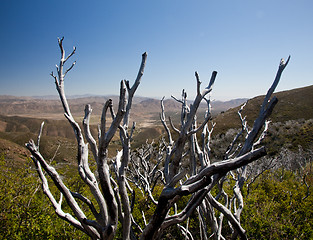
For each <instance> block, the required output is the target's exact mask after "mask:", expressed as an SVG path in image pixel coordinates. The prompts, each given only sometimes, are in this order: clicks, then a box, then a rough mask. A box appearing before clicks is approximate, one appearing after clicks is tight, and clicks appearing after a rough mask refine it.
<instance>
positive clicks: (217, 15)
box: [0, 0, 313, 100]
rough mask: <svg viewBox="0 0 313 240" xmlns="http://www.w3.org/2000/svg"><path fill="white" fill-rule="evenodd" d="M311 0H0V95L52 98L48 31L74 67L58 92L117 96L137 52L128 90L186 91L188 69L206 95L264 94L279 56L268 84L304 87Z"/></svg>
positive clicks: (53, 49) (192, 86) (312, 42)
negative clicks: (281, 67) (284, 61)
mask: <svg viewBox="0 0 313 240" xmlns="http://www.w3.org/2000/svg"><path fill="white" fill-rule="evenodd" d="M312 9H313V1H311V0H306V1H305V0H299V1H294V0H293V1H291V0H284V1H282V0H263V1H256V0H255V1H254V0H249V1H248V0H246V1H243V0H229V1H226V0H220V1H211V0H194V1H191V0H188V1H187V0H158V1H148V0H145V1H143V0H131V1H123V0H120V1H113V0H111V1H105V0H103V1H80V0H76V1H74V0H63V1H59V0H51V1H48V0H45V1H44V0H40V1H32V0H29V1H25V0H21V1H17V0H2V1H1V2H0V29H1V33H0V34H1V38H0V39H1V40H0V43H1V44H0V53H1V54H0V82H1V88H0V94H1V95H3V94H7V95H22V96H33V95H37V96H38V95H54V94H56V90H55V86H54V81H53V79H52V77H51V76H50V75H49V74H50V73H51V71H55V64H57V63H58V61H59V56H60V52H59V49H58V45H57V37H62V36H64V37H65V39H64V47H65V50H66V51H67V52H68V53H69V52H70V51H71V50H72V47H73V46H76V47H77V52H76V54H75V55H74V57H73V61H74V60H76V61H77V64H76V66H75V67H74V68H73V70H72V71H71V72H70V73H69V74H68V75H67V78H66V92H67V94H68V95H80V94H97V95H108V94H118V92H119V81H120V80H121V79H128V80H130V81H133V80H134V79H135V77H136V75H137V71H138V67H139V64H140V61H141V54H142V53H143V52H145V51H147V52H148V59H147V65H146V70H145V75H144V77H143V80H142V84H141V86H140V87H139V89H138V92H137V95H139V96H149V97H157V98H161V97H162V96H165V97H167V98H168V97H170V95H175V96H177V97H179V96H180V93H181V90H182V89H183V88H184V89H186V90H187V93H189V96H190V98H192V97H193V96H194V94H195V92H196V82H195V77H194V72H195V71H198V73H199V75H200V78H201V80H202V82H203V87H205V85H206V84H207V82H208V80H209V78H210V76H211V72H212V71H214V70H216V71H218V75H217V79H216V83H215V85H214V88H213V92H212V98H213V99H217V100H228V99H233V98H239V97H248V98H250V97H254V96H256V95H261V94H265V93H266V91H267V89H268V88H269V86H270V85H271V83H272V81H273V79H274V76H275V73H276V70H277V67H278V64H279V61H280V58H287V57H288V55H291V61H290V63H289V65H288V67H287V68H286V69H285V72H284V74H283V77H282V79H281V82H280V84H279V87H278V89H277V90H278V91H281V90H288V89H293V88H298V87H303V86H308V85H312V84H313V66H312V65H313V61H312V59H313V58H312V57H313V14H312Z"/></svg>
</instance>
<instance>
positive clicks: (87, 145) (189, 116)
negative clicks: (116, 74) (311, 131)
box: [26, 38, 289, 239]
mask: <svg viewBox="0 0 313 240" xmlns="http://www.w3.org/2000/svg"><path fill="white" fill-rule="evenodd" d="M58 42H59V47H60V50H61V60H60V63H59V65H58V66H57V74H54V73H53V72H52V73H51V76H52V77H53V78H54V80H55V84H56V88H57V91H58V93H59V96H60V100H61V102H62V105H63V108H64V115H65V117H66V118H67V120H68V121H69V123H70V125H71V126H72V128H73V131H74V133H75V136H76V141H77V151H78V152H77V164H78V172H79V174H80V177H81V178H82V180H83V181H84V183H85V184H86V185H87V186H88V187H89V189H90V192H91V194H92V196H93V198H94V199H88V198H87V197H86V196H83V195H81V194H80V193H77V192H72V191H71V190H70V189H69V188H68V187H67V186H66V185H65V184H64V182H63V180H62V178H61V176H60V175H59V174H58V173H57V171H56V169H55V168H53V167H52V166H51V165H50V164H48V163H47V161H46V160H45V158H44V157H43V156H42V155H41V153H40V151H39V142H40V136H41V134H39V136H38V141H37V143H35V142H34V141H33V140H30V141H29V143H27V144H26V147H27V148H28V149H29V150H30V152H31V154H32V159H33V161H34V163H35V165H36V168H37V172H38V174H39V177H40V179H41V181H42V187H43V191H44V193H45V194H46V195H47V197H48V198H49V200H50V201H51V203H52V205H53V207H54V208H55V211H56V214H57V215H58V216H59V217H60V218H62V219H64V220H65V221H67V222H69V223H70V224H72V225H73V226H74V227H76V228H77V229H79V230H81V231H82V232H84V233H86V234H87V235H88V236H90V237H91V238H92V239H113V238H114V236H115V234H116V230H117V226H118V222H120V223H121V225H122V235H123V239H130V238H137V237H139V238H140V239H158V238H159V237H161V235H162V232H163V231H164V230H165V229H166V228H168V227H170V226H173V225H176V226H178V227H179V229H180V230H181V232H182V233H183V234H184V235H185V236H186V239H193V236H192V233H191V232H190V231H189V230H188V225H187V226H186V227H185V226H183V225H182V223H183V222H184V221H186V220H187V222H188V218H189V217H190V216H191V214H192V213H194V212H197V213H198V215H199V226H200V230H201V231H200V234H201V239H208V238H209V236H208V235H207V234H208V232H209V231H208V227H207V226H206V222H209V224H210V229H211V231H210V232H211V233H213V235H212V236H214V239H223V236H222V233H221V230H222V229H221V220H222V218H223V217H225V218H226V219H227V221H228V222H229V224H230V226H231V227H232V228H233V236H234V238H236V237H237V235H239V236H240V237H241V238H242V239H246V232H245V230H244V229H243V228H242V227H241V225H240V213H241V211H242V207H243V198H242V194H241V189H242V186H243V183H244V181H245V179H246V165H247V164H249V163H251V162H253V161H255V160H257V159H259V158H260V157H262V156H264V155H265V154H266V150H265V148H264V147H258V148H257V144H256V142H258V141H257V140H258V138H259V139H261V138H262V136H263V135H262V134H261V137H260V133H262V131H264V130H262V129H263V128H262V127H263V126H264V124H265V122H266V118H267V117H268V116H269V115H270V113H271V111H272V110H273V108H274V106H275V104H276V103H277V99H276V98H275V97H274V98H271V95H272V93H273V91H274V90H275V87H276V86H277V84H278V82H279V79H280V76H281V74H282V72H283V70H284V68H285V67H286V65H287V63H288V61H289V58H288V60H287V62H284V61H283V60H282V61H281V62H280V66H279V69H278V72H277V75H276V78H275V81H274V83H273V85H272V87H271V88H270V89H269V91H268V93H267V95H266V97H265V99H264V102H263V105H262V107H261V110H260V114H259V117H258V118H257V119H256V120H255V123H254V125H253V127H252V129H251V130H247V129H246V128H245V127H244V126H245V124H244V121H243V132H244V131H246V140H245V143H244V144H243V146H242V147H240V148H236V149H235V150H236V151H234V148H233V147H234V146H235V142H236V141H235V140H234V142H233V143H232V144H231V146H230V148H229V151H228V152H227V154H226V155H227V157H226V158H225V159H223V160H221V161H219V162H214V163H212V162H210V157H209V154H210V146H209V143H210V136H211V132H212V129H211V130H210V129H209V128H208V122H209V120H210V119H211V115H210V100H209V99H208V98H206V97H207V96H208V94H209V93H210V92H211V90H212V86H213V84H214V82H215V79H216V75H217V72H213V73H212V76H211V79H210V81H209V84H208V86H207V87H205V88H204V90H202V91H201V82H200V78H199V76H198V74H197V73H196V81H197V95H196V97H195V99H194V101H193V103H192V104H191V105H188V102H187V94H186V93H185V91H183V94H182V98H181V99H176V98H174V99H176V100H177V101H178V102H180V103H181V105H182V108H181V120H180V127H176V126H174V123H173V122H172V121H171V120H169V123H170V125H171V128H172V131H174V132H176V134H177V135H178V137H177V138H176V139H175V140H174V139H173V137H172V131H170V129H169V127H168V126H167V122H166V119H165V110H164V106H163V100H162V101H161V122H162V123H163V126H164V127H165V130H166V132H167V140H168V141H165V140H164V141H163V142H162V144H161V146H160V147H159V148H158V152H153V151H155V150H154V149H153V146H152V144H150V146H149V144H148V145H147V146H146V147H144V148H142V149H139V150H137V153H135V152H132V151H131V147H130V146H131V139H132V135H133V132H134V131H133V130H134V128H135V124H133V125H132V126H131V127H129V117H130V112H131V106H132V100H133V96H134V94H135V92H136V89H137V88H138V86H139V84H140V81H141V78H142V75H143V72H144V68H145V63H146V58H147V54H146V53H144V54H143V55H142V61H141V65H140V68H139V72H138V75H137V78H136V80H135V82H134V84H133V85H132V86H131V85H130V83H129V82H128V81H125V80H122V81H121V83H120V96H119V103H118V108H117V112H116V113H115V112H114V108H113V102H112V100H108V101H106V102H105V104H104V107H103V112H102V117H101V123H100V126H99V133H98V139H97V141H96V139H95V138H94V137H93V136H92V134H91V131H90V125H89V119H90V115H91V112H92V109H91V106H90V105H87V106H86V107H85V117H84V120H83V130H81V128H80V126H79V124H78V123H77V122H76V121H75V119H74V118H73V116H72V114H71V111H70V107H69V104H68V102H67V99H66V95H65V91H64V78H65V76H66V74H67V73H68V72H69V71H70V70H71V69H72V68H73V66H74V64H75V62H74V63H73V64H72V65H71V66H70V67H69V68H68V69H66V70H65V66H64V65H65V63H66V62H67V61H68V60H69V59H70V58H71V56H72V55H73V54H74V53H75V50H76V49H75V48H74V50H73V51H72V53H71V54H69V55H68V56H66V55H65V51H64V48H63V44H62V43H63V38H62V39H59V40H58ZM202 101H205V102H206V103H207V106H208V110H207V113H206V115H205V117H204V119H203V121H202V123H201V124H199V126H198V125H197V115H196V114H197V110H198V108H199V105H200V103H201V102H202ZM107 115H109V116H110V117H111V119H112V121H111V124H110V125H109V126H107V125H108V123H107V122H108V121H107V120H108V119H107ZM118 133H119V136H120V140H121V150H120V151H118V153H117V155H116V157H115V159H114V161H111V159H109V157H108V147H109V144H110V142H111V140H112V138H113V136H114V135H116V134H118ZM197 134H198V135H199V134H201V137H200V140H198V138H199V137H198V135H197ZM89 150H90V151H91V152H92V156H93V159H94V160H95V162H96V166H97V173H98V175H96V174H95V173H93V172H92V171H91V169H90V167H89V163H88V154H89ZM151 158H154V162H155V165H154V166H153V165H152V164H151V163H152V161H151ZM231 171H237V172H238V174H237V175H236V176H235V174H232V176H234V177H236V178H237V180H236V186H235V188H234V194H235V197H234V198H233V199H232V200H231V201H232V203H233V206H235V205H236V206H238V207H236V209H235V211H232V209H231V208H230V206H231V204H229V200H228V196H227V195H226V194H225V193H224V191H223V182H224V181H225V179H226V176H227V174H229V173H231ZM45 173H46V174H45ZM113 173H115V174H113ZM46 175H48V176H49V177H50V178H51V180H52V181H53V183H54V184H55V185H56V187H57V188H58V190H59V191H60V199H59V200H57V199H56V198H55V196H54V195H53V194H52V193H51V191H50V189H49V184H48V181H47V178H46ZM131 182H132V185H131V184H130V183H131ZM156 184H163V186H164V187H163V190H162V192H161V194H160V195H159V196H158V198H157V199H155V196H154V195H153V194H152V192H153V189H154V187H155V186H156ZM131 186H133V187H139V188H140V189H141V190H142V191H143V192H144V193H146V195H147V197H148V198H149V199H150V200H151V202H152V203H153V204H155V205H156V207H155V212H154V214H153V216H152V217H151V218H150V220H149V222H146V221H145V226H139V225H138V224H137V223H136V222H135V220H134V218H133V216H132V207H133V203H134V201H135V200H136V198H135V197H134V191H133V189H132V187H131ZM214 186H218V187H219V189H220V192H219V194H218V196H215V197H214V196H212V194H211V190H212V188H213V187H214ZM184 196H188V197H189V201H188V203H187V204H186V205H185V207H184V208H183V209H177V203H178V202H179V201H180V199H181V198H182V197H184ZM63 197H64V198H65V201H66V202H67V204H68V206H69V207H70V209H71V210H72V214H70V213H67V212H64V210H63V209H62V201H63ZM221 198H223V199H224V202H223V203H221V201H220V199H221ZM235 200H236V204H235V203H234V202H235ZM78 202H80V203H84V204H85V205H86V206H88V208H89V210H90V212H91V213H92V215H93V217H92V218H87V217H86V213H85V212H84V211H83V210H82V208H81V207H80V206H79V204H78ZM171 209H175V210H174V214H170V210H171ZM215 209H216V210H218V211H219V212H220V218H219V219H216V215H215V212H214V211H215ZM133 226H134V227H137V228H139V229H140V231H141V234H140V236H134V235H133V234H131V233H132V227H133Z"/></svg>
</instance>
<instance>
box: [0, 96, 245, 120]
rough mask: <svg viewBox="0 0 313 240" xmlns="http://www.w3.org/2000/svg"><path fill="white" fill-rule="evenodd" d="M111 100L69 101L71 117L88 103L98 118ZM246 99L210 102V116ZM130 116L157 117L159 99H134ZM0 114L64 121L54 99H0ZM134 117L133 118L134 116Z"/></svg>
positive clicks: (169, 107) (170, 104)
mask: <svg viewBox="0 0 313 240" xmlns="http://www.w3.org/2000/svg"><path fill="white" fill-rule="evenodd" d="M108 99H112V100H113V104H114V106H115V107H116V106H117V104H118V100H119V97H118V96H89V95H88V96H80V97H79V98H75V97H70V98H68V101H69V104H70V107H71V111H72V114H73V115H75V116H83V113H84V107H85V105H86V104H90V105H91V107H92V109H93V115H95V116H97V115H101V111H102V108H103V104H104V102H105V101H106V100H108ZM245 101H246V99H235V100H231V101H227V102H222V101H212V103H211V105H212V112H213V114H217V113H220V112H222V111H226V110H228V109H229V108H233V107H236V106H238V105H240V104H242V103H243V102H245ZM164 106H165V111H166V112H179V111H180V109H181V104H180V103H178V102H177V101H175V100H173V99H166V100H164ZM206 108H207V106H206V104H204V103H203V104H202V105H201V106H200V110H201V109H202V110H203V111H204V110H206ZM132 109H133V114H134V115H138V116H141V117H144V116H146V115H149V114H154V115H155V114H159V113H160V111H161V107H160V100H159V99H153V98H146V97H134V99H133V106H132ZM0 114H1V115H7V116H27V117H35V118H56V119H60V118H62V119H63V108H62V105H61V103H60V101H59V100H58V99H57V98H55V97H53V96H48V97H14V96H0ZM135 117H136V116H135Z"/></svg>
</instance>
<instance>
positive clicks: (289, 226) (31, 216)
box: [0, 86, 313, 239]
mask: <svg viewBox="0 0 313 240" xmlns="http://www.w3.org/2000/svg"><path fill="white" fill-rule="evenodd" d="M275 95H276V96H277V98H278V100H279V102H278V104H277V105H276V107H275V109H274V111H273V113H272V115H271V118H270V119H271V121H272V123H271V124H270V129H269V133H268V136H267V138H266V140H265V142H264V144H265V145H266V146H267V149H268V152H269V154H270V156H269V157H268V158H267V159H265V160H262V161H264V162H266V163H267V162H271V161H272V160H271V159H274V158H275V159H276V160H275V161H276V162H275V166H274V167H273V168H272V169H268V170H266V169H265V170H264V172H263V175H261V177H259V178H257V179H252V178H251V179H250V178H249V181H248V184H247V186H245V189H244V191H245V196H244V197H245V199H246V200H245V201H246V202H245V203H246V206H245V208H244V212H243V219H242V222H243V227H244V228H245V229H246V230H247V232H248V236H249V239H312V238H313V231H312V229H313V211H311V206H312V204H313V195H312V194H311V186H312V184H313V173H312V169H313V168H312V167H313V166H312V150H311V149H312V147H313V134H312V133H313V109H312V106H313V86H309V87H305V88H299V89H294V90H290V91H284V92H278V93H276V94H275ZM261 99H262V97H261V96H259V97H255V98H253V99H250V100H249V101H248V103H247V105H246V107H245V108H244V111H243V113H242V114H243V116H245V115H246V116H247V120H248V125H249V126H250V127H251V126H252V124H253V122H252V120H251V119H253V118H255V117H256V115H257V114H258V109H259V106H260V105H261ZM24 100H25V99H24ZM24 100H23V101H24ZM33 100H34V99H29V101H33ZM97 100H98V99H94V102H93V103H91V104H92V106H93V107H94V106H95V109H98V110H96V111H95V117H94V119H93V121H94V124H93V127H92V133H93V135H94V136H96V134H97V125H96V123H97V122H98V121H99V116H98V115H97V111H100V109H101V107H100V106H101V105H102V103H100V101H99V103H97ZM10 101H11V100H10V99H9V100H8V101H7V102H8V105H10V104H11V103H12V102H10ZM14 101H16V99H14ZM23 101H22V102H23ZM27 101H28V100H27ZM47 101H48V102H49V101H52V102H51V103H55V104H56V102H54V100H47ZM73 101H74V100H73ZM101 101H102V100H101ZM3 102H4V100H3V99H2V100H1V104H4V103H3ZM41 103H44V104H43V105H40V104H41ZM136 103H138V104H139V105H137V108H133V109H132V110H133V113H135V116H136V115H137V120H140V119H143V118H146V119H147V118H148V122H149V123H150V124H148V125H145V126H141V127H140V126H139V127H137V128H136V131H135V136H134V140H133V145H132V147H133V148H136V147H138V146H140V145H141V144H144V143H145V141H146V139H149V142H151V140H152V139H156V141H157V140H158V139H159V138H160V136H162V134H163V133H164V131H163V129H162V127H161V124H160V123H159V121H158V120H157V119H158V113H157V108H159V101H156V100H155V101H154V100H151V99H140V100H138V101H137V102H136ZM16 104H17V105H18V103H16ZM28 104H29V103H28ZM72 104H73V102H72ZM83 104H85V100H82V99H80V100H79V104H77V110H74V111H77V115H78V113H79V116H80V117H82V116H83V114H82V113H83V111H82V110H83ZM98 104H99V105H98ZM167 104H168V105H166V106H165V109H166V107H167V106H168V109H166V110H167V116H172V117H173V119H174V120H175V116H177V112H179V111H180V106H179V105H178V104H176V103H175V102H173V101H172V100H171V102H168V103H167ZM171 104H172V105H171ZM17 105H16V106H17ZM47 105H49V106H50V107H48V109H46V110H45V107H46V106H47ZM74 105H75V104H74ZM2 106H4V105H2ZM20 106H24V107H26V106H28V105H27V104H26V103H25V102H24V103H22V105H20ZM78 106H79V107H78ZM149 106H150V107H149ZM58 108H59V107H58V106H57V104H56V106H55V107H52V105H50V103H49V104H48V103H47V102H42V100H40V101H38V105H36V106H35V107H34V106H33V107H32V108H30V110H29V112H28V114H29V117H25V116H26V115H27V113H26V111H24V112H23V113H22V114H17V115H20V116H7V115H5V112H4V111H2V114H3V115H0V180H1V182H0V183H1V189H0V190H1V194H0V201H1V203H2V206H1V208H0V209H1V212H0V238H2V239H51V238H58V239H70V238H75V239H84V238H82V237H81V234H80V233H79V232H77V231H75V229H73V228H71V227H69V225H68V224H66V223H64V222H63V221H62V220H60V219H58V218H57V217H56V216H55V215H54V214H53V212H54V210H53V208H52V207H51V206H50V204H49V202H48V200H47V199H46V197H45V196H44V195H43V193H42V191H41V189H40V184H39V181H38V179H37V175H36V172H35V169H34V167H33V165H32V164H30V159H29V153H28V151H27V150H26V149H25V147H24V144H25V142H27V141H28V140H29V139H31V138H32V139H34V140H36V139H37V133H38V130H39V126H40V124H41V122H42V121H43V120H44V121H45V127H44V129H43V136H42V139H41V144H40V148H41V152H43V153H44V154H45V157H46V159H50V161H51V162H52V164H53V165H54V166H55V167H56V168H58V169H59V171H60V172H61V173H62V175H63V174H64V175H66V174H67V175H68V174H70V176H71V178H69V179H68V180H67V181H68V183H69V186H70V187H71V188H72V190H73V191H82V192H83V193H84V194H86V196H88V192H87V189H85V188H84V186H83V185H82V184H81V183H80V180H79V178H78V176H77V171H76V168H77V164H76V154H77V150H76V144H75V141H74V134H73V130H72V128H71V127H70V125H69V124H68V122H67V120H55V119H52V117H53V116H56V115H58V116H59V115H60V116H61V117H63V115H62V114H60V113H58V111H59V110H58ZM78 108H79V110H78ZM4 109H13V110H14V109H15V110H14V111H17V109H19V108H14V107H12V106H7V107H4ZM20 109H22V107H21V108H20ZM74 109H76V108H74ZM138 109H140V110H138ZM13 110H12V111H13ZM238 110H239V107H234V108H232V109H229V110H228V111H224V110H222V111H224V112H223V113H220V114H218V115H217V116H216V117H214V118H213V119H212V121H213V122H216V126H215V128H214V132H213V139H212V146H211V148H212V155H213V157H215V158H216V160H218V159H221V158H222V157H223V153H222V152H219V151H220V149H225V146H226V147H227V144H228V143H229V142H230V141H232V139H233V136H234V135H235V134H236V133H237V132H238V130H239V129H240V126H241V125H240V121H239V118H238V115H237V111H238ZM10 111H11V110H10ZM36 111H43V112H44V113H46V114H47V115H46V116H47V118H44V117H43V116H42V115H38V112H37V113H36ZM145 111H147V112H145ZM158 111H159V110H158ZM21 112H22V111H21ZM21 112H20V113H21ZM11 113H12V112H11ZM15 113H17V112H15ZM51 114H52V115H51ZM54 114H56V115H54ZM10 115H11V114H10ZM30 116H32V117H30ZM35 116H37V117H35ZM61 117H60V118H57V119H61ZM177 120H178V119H177ZM174 124H175V122H174ZM116 149H120V143H119V141H118V138H117V137H116V139H115V140H114V141H113V144H112V146H111V148H110V149H109V151H110V155H111V156H114V155H115V153H116ZM301 151H302V152H301ZM282 152H283V153H282ZM271 156H273V157H274V158H271ZM90 162H91V168H92V167H93V166H94V162H93V161H92V159H90ZM257 164H259V166H263V165H262V163H261V162H258V163H257ZM260 169H261V168H260ZM260 169H258V170H260ZM260 171H263V170H262V169H261V170H260ZM248 185H249V186H248ZM307 186H310V187H307ZM228 190H229V191H232V189H231V188H230V189H228ZM52 191H53V192H54V190H53V189H52ZM54 193H55V192H54ZM138 195H140V193H139V194H138ZM140 204H141V205H142V206H146V205H147V203H146V202H140ZM138 214H141V213H138ZM193 224H194V223H193V220H192V218H191V220H190V228H192V227H193ZM225 225H226V224H225ZM47 226H49V227H47ZM169 236H172V235H171V234H169Z"/></svg>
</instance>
